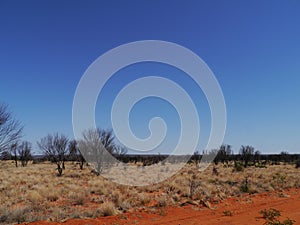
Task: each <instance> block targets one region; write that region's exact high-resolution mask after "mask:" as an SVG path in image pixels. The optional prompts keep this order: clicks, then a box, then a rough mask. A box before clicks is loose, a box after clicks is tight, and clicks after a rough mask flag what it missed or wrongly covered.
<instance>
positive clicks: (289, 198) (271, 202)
mask: <svg viewBox="0 0 300 225" xmlns="http://www.w3.org/2000/svg"><path fill="white" fill-rule="evenodd" d="M211 208H213V209H208V208H205V207H202V206H201V207H196V206H192V205H186V206H183V207H167V208H161V209H160V208H157V212H159V210H161V212H162V213H160V214H161V215H160V214H159V213H156V214H151V213H146V212H136V213H125V214H122V215H118V216H109V217H102V218H98V219H70V220H67V221H65V222H63V223H60V224H66V225H70V224H74V225H95V224H106V225H108V224H157V225H161V224H181V225H189V224H198V225H201V224H203V225H206V224H207V225H213V224H220V225H221V224H222V225H223V224H226V225H233V224H235V225H236V224H239V225H250V224H251V225H254V224H260V225H261V224H263V223H264V222H265V220H264V219H263V218H262V216H261V214H259V211H260V210H263V209H269V208H275V209H277V210H280V211H281V215H282V217H281V218H280V219H281V220H283V219H286V218H287V217H288V218H290V219H292V220H295V221H296V222H295V224H300V189H290V190H285V191H284V192H272V193H261V194H255V195H244V196H242V197H233V198H228V199H226V200H224V201H222V202H221V203H219V204H216V205H212V207H211ZM224 211H230V212H231V213H232V216H228V215H227V216H226V215H224ZM29 224H30V225H45V224H51V225H54V224H59V223H50V222H34V223H29Z"/></svg>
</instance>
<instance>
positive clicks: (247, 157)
mask: <svg viewBox="0 0 300 225" xmlns="http://www.w3.org/2000/svg"><path fill="white" fill-rule="evenodd" d="M254 154H255V149H254V148H253V147H252V146H249V145H247V146H243V145H242V146H241V149H240V155H241V159H242V160H243V161H244V167H247V166H248V164H249V162H250V161H251V160H252V159H253V157H254Z"/></svg>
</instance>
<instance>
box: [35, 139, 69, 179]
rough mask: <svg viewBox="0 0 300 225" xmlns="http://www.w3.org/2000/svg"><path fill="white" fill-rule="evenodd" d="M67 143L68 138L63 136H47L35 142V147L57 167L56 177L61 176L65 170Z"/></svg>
mask: <svg viewBox="0 0 300 225" xmlns="http://www.w3.org/2000/svg"><path fill="white" fill-rule="evenodd" d="M68 142H69V140H68V138H67V137H66V136H65V135H63V134H62V135H59V134H55V135H50V134H49V135H48V136H46V137H44V138H42V139H41V140H40V141H39V142H37V145H38V146H39V148H40V149H41V150H42V151H43V153H44V154H45V155H46V156H47V157H48V159H49V160H50V161H51V162H53V163H55V164H56V165H57V171H58V176H61V175H62V172H63V169H64V168H65V159H66V155H67V153H68V148H67V147H68Z"/></svg>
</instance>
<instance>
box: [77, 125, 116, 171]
mask: <svg viewBox="0 0 300 225" xmlns="http://www.w3.org/2000/svg"><path fill="white" fill-rule="evenodd" d="M82 136H83V137H82V140H80V141H79V142H78V143H79V149H80V151H81V152H82V154H83V156H84V157H85V158H86V160H87V161H88V162H89V163H91V164H92V166H94V169H95V172H96V173H97V174H98V175H99V174H101V173H102V170H103V166H104V164H105V163H108V160H107V159H108V158H109V155H113V154H114V153H115V149H116V145H115V144H114V135H113V133H112V131H111V130H103V129H89V130H86V131H84V132H83V133H82Z"/></svg>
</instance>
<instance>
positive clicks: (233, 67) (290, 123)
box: [0, 0, 300, 153]
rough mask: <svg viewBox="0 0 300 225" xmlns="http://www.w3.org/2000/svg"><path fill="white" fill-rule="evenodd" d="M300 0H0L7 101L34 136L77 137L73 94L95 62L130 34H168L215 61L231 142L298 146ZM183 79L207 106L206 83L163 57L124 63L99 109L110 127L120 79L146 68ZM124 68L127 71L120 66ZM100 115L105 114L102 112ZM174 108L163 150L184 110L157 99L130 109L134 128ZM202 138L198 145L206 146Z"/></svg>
mask: <svg viewBox="0 0 300 225" xmlns="http://www.w3.org/2000/svg"><path fill="white" fill-rule="evenodd" d="M299 11H300V3H299V2H298V1H296V0H295V1H186V2H185V1H76V2H75V1H30V0H29V1H5V0H2V1H0V77H1V84H0V87H1V88H0V100H1V101H4V102H6V103H8V104H9V105H10V106H11V109H12V111H13V112H14V114H15V116H16V117H17V118H18V119H20V120H21V121H22V122H23V123H24V125H25V130H24V131H25V136H24V139H27V140H29V141H31V142H33V143H35V142H36V141H37V140H39V139H40V138H41V137H43V136H45V135H47V134H48V133H53V132H57V131H58V132H62V133H65V134H67V135H68V136H69V137H70V138H72V136H73V133H72V102H73V96H74V93H75V90H76V86H77V84H78V82H79V80H80V78H81V76H82V75H83V73H84V71H85V70H86V69H87V68H88V66H89V65H90V64H91V63H92V62H93V61H94V60H95V59H96V58H97V57H99V56H100V55H102V54H103V53H105V52H106V51H108V50H110V49H112V48H114V47H117V46H118V45H121V44H125V43H127V42H132V41H138V40H149V39H154V40H164V41H170V42H175V43H177V44H180V45H182V46H185V47H187V48H189V49H191V50H192V51H194V52H195V53H196V54H198V55H199V56H200V57H201V58H202V59H203V60H204V61H205V62H206V63H207V64H208V66H209V67H210V68H211V69H212V71H213V72H214V74H215V76H216V78H217V79H218V81H219V83H220V86H221V87H222V90H223V94H224V97H225V100H226V106H227V113H228V114H227V130H226V135H225V139H224V143H227V144H231V145H232V146H233V149H234V150H235V151H238V149H239V147H240V145H252V146H254V147H256V148H257V149H258V150H260V151H262V152H264V153H270V152H280V151H283V150H286V151H289V152H299V149H300V144H299V141H297V140H299V134H300V126H299V125H300V119H299V115H300V104H299V103H300V102H299V97H300V88H299V87H300V76H299V75H300V63H299V62H300V44H299V43H300V42H299V40H300V26H299V24H300V14H299ZM150 72H151V73H158V75H163V76H165V77H167V78H169V79H172V80H174V81H175V82H178V83H179V84H180V85H182V86H183V87H184V88H185V89H186V90H187V92H188V93H190V95H191V97H192V98H193V99H196V103H195V104H196V106H197V108H198V110H199V114H200V115H201V118H200V120H201V129H203V132H202V131H201V132H202V134H201V136H200V140H202V139H203V140H205V139H207V137H208V132H209V129H210V127H209V125H210V117H209V115H210V113H209V108H208V105H207V102H206V100H205V97H204V96H203V93H202V92H201V90H198V89H197V87H196V86H195V85H194V84H193V82H192V81H190V80H189V79H188V78H186V77H185V76H184V74H183V73H182V72H180V71H176V69H174V68H171V67H167V66H164V65H158V64H144V65H136V66H133V67H128V68H125V69H124V70H122V71H120V72H119V73H120V74H116V75H115V76H114V77H113V78H112V79H111V80H110V82H109V83H108V84H107V87H106V89H105V90H106V92H105V90H104V93H103V98H104V99H105V100H103V101H102V102H101V97H100V98H99V99H98V104H97V110H96V118H97V124H98V125H99V126H101V127H104V128H106V127H109V126H110V124H109V117H108V115H109V106H110V104H111V103H112V102H111V101H112V99H113V97H114V96H115V94H116V93H117V91H118V90H120V88H121V87H122V85H124V84H126V83H128V82H130V81H132V80H133V79H136V78H139V77H141V76H144V75H145V74H147V73H150ZM122 73H123V74H125V75H126V76H122V77H125V78H123V79H121V78H120V76H121V74H122ZM100 115H101V116H100ZM155 115H159V116H160V115H161V117H167V118H165V119H166V122H167V124H168V126H169V131H170V133H168V137H167V140H168V141H167V142H166V144H165V145H163V146H162V147H163V148H161V149H160V150H158V151H160V152H163V151H164V149H168V148H172V146H174V143H175V140H176V138H177V137H178V132H179V131H178V129H179V126H178V119H176V111H174V109H173V108H172V107H170V105H168V104H167V103H165V102H163V101H162V100H159V99H152V100H151V99H145V100H144V101H142V102H141V103H140V104H138V105H136V106H135V108H134V109H133V110H132V115H131V117H132V118H134V119H132V121H131V125H132V129H133V130H134V131H135V132H136V133H137V136H140V137H146V136H147V132H148V131H147V123H148V119H149V118H151V117H152V116H155ZM202 146H203V143H200V144H199V148H200V149H201V148H202Z"/></svg>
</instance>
